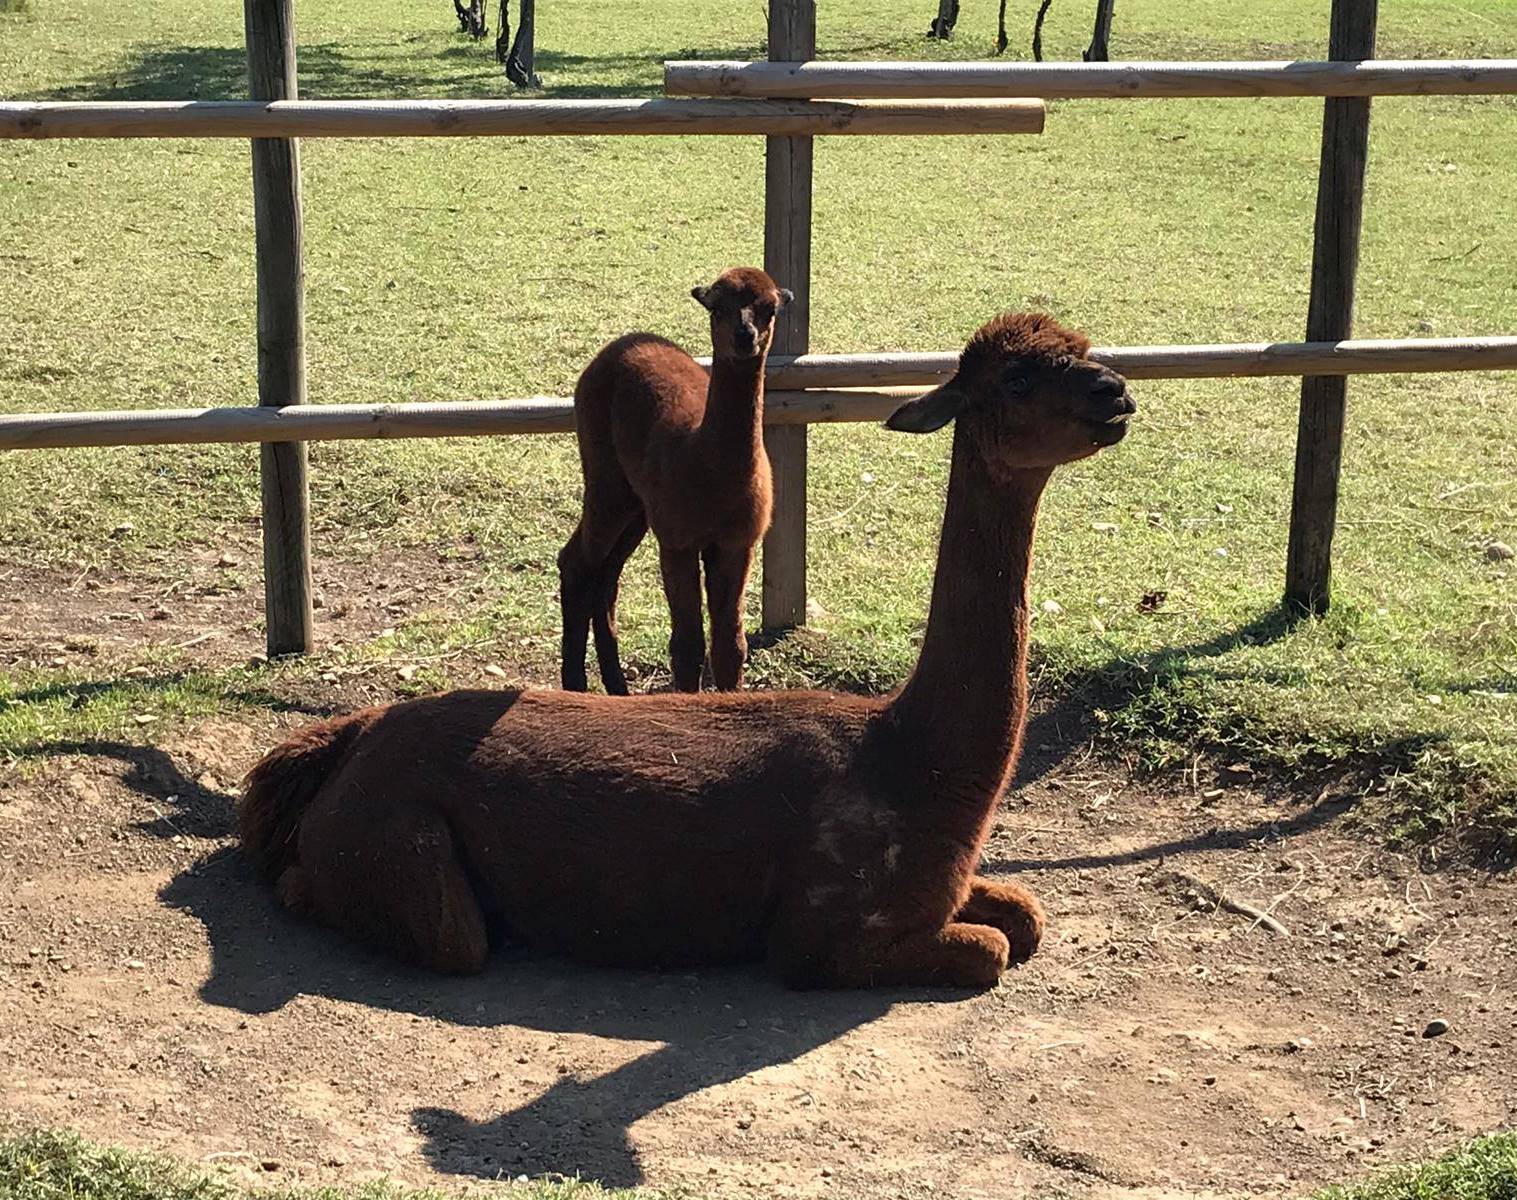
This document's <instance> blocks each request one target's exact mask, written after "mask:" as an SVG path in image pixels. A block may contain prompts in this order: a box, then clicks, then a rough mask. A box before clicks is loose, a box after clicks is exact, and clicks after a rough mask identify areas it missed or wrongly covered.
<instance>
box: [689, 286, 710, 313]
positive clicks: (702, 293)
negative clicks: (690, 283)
mask: <svg viewBox="0 0 1517 1200" xmlns="http://www.w3.org/2000/svg"><path fill="white" fill-rule="evenodd" d="M690 294H691V295H692V296H694V297H695V299H696V300H697V301H698V302H699V304H700V306H701V307H702V308H707V309H709V308H710V307H711V304H710V299H711V289H710V288H709V287H693V288H691V289H690Z"/></svg>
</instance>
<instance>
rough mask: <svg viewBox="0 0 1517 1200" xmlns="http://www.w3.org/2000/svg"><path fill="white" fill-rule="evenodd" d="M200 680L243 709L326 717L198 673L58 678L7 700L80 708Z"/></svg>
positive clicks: (322, 710) (319, 710)
mask: <svg viewBox="0 0 1517 1200" xmlns="http://www.w3.org/2000/svg"><path fill="white" fill-rule="evenodd" d="M200 681H203V682H204V683H205V684H206V685H207V687H208V688H209V689H214V695H215V697H216V698H217V699H218V700H226V701H230V702H231V703H233V704H237V705H241V706H243V707H247V708H264V709H268V710H269V711H270V712H284V713H306V714H308V715H310V716H329V715H331V709H330V707H327V706H323V705H320V704H313V703H310V702H308V701H305V700H301V699H298V698H296V699H291V698H290V697H287V696H277V695H275V694H274V693H273V692H271V691H269V690H268V689H267V688H262V687H257V686H253V685H250V686H244V687H238V686H234V685H229V684H226V683H224V682H223V681H221V680H219V679H216V678H215V677H214V676H211V675H209V674H207V673H205V672H200V671H169V672H166V673H165V674H162V675H144V676H141V677H140V678H139V677H134V676H122V677H118V678H115V679H83V680H78V679H76V680H67V679H59V680H55V681H53V682H52V683H44V684H41V685H39V686H37V687H33V688H27V689H25V690H24V691H20V692H17V693H15V694H14V695H13V696H11V697H10V702H11V703H12V704H15V705H23V704H47V703H50V702H51V701H53V700H65V699H66V700H68V701H69V702H70V705H69V706H70V707H71V708H84V707H85V706H86V705H89V704H91V703H94V702H96V701H102V700H104V701H108V700H111V699H114V698H117V697H120V698H123V699H125V698H126V697H136V698H142V697H152V696H154V695H161V694H163V693H165V692H172V691H177V690H179V689H182V688H184V687H186V686H187V685H189V686H194V685H195V684H196V683H197V682H200ZM47 750H48V748H47V747H46V746H39V747H37V748H36V751H35V752H36V753H46V752H47Z"/></svg>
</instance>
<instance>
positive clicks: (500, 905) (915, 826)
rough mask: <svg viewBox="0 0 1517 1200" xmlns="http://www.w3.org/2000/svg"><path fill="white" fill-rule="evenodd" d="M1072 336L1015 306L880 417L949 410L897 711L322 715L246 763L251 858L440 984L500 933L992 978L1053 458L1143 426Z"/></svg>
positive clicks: (645, 950) (851, 700) (819, 704)
mask: <svg viewBox="0 0 1517 1200" xmlns="http://www.w3.org/2000/svg"><path fill="white" fill-rule="evenodd" d="M1089 346H1090V343H1089V342H1088V341H1087V340H1086V339H1084V338H1083V337H1081V336H1079V335H1078V334H1074V333H1071V332H1069V331H1068V330H1065V329H1063V328H1062V327H1060V326H1059V325H1057V324H1055V323H1054V322H1053V321H1052V320H1051V319H1050V318H1047V317H1042V316H1037V315H1009V316H1006V317H1002V318H999V319H997V320H995V321H992V322H990V323H989V324H988V325H986V326H985V327H984V328H982V329H981V330H980V331H979V333H977V334H976V335H975V337H974V339H973V340H971V342H970V343H969V345H968V347H966V349H965V351H964V354H963V356H962V357H961V359H960V362H959V369H958V372H957V373H956V374H955V376H954V378H953V379H952V380H951V381H950V382H949V383H946V384H944V385H943V386H942V387H940V388H937V389H936V390H934V391H932V392H929V393H927V394H926V395H924V396H922V397H920V398H918V399H916V400H913V401H911V402H910V403H908V404H906V405H905V406H903V407H902V408H901V409H900V410H899V411H898V412H897V413H896V414H895V415H894V416H893V417H891V419H890V422H889V424H890V426H891V428H894V429H899V430H904V431H908V432H915V433H926V432H929V431H931V430H934V429H938V428H941V427H942V426H944V425H946V424H948V423H949V422H953V423H954V426H955V427H954V436H953V465H952V468H951V470H950V472H949V480H948V501H947V505H946V508H945V512H944V516H943V535H942V539H941V542H940V544H939V549H938V560H937V571H936V573H935V576H934V581H933V590H932V607H931V611H930V614H929V616H928V621H927V632H926V635H925V637H924V638H923V639H922V650H921V655H920V657H919V658H918V661H917V665H916V669H915V670H914V671H913V672H912V675H911V678H910V679H909V680H908V681H907V683H906V685H905V686H904V687H903V688H902V689H901V690H900V691H899V692H898V693H896V694H895V695H893V696H887V697H879V698H872V697H863V696H843V695H834V694H832V693H828V692H744V693H737V694H727V695H670V694H659V695H647V696H635V697H631V698H629V699H616V698H612V697H607V696H582V695H575V694H571V693H566V692H552V691H520V690H515V689H501V690H494V691H470V692H450V693H446V694H444V695H440V696H430V697H425V698H423V699H419V700H412V701H408V702H406V703H403V704H394V705H388V706H386V707H383V708H378V709H370V710H367V711H366V712H362V713H356V714H353V715H352V716H348V717H341V718H337V719H336V720H335V721H330V722H327V723H325V724H324V725H320V726H317V727H315V729H314V730H310V731H306V732H305V733H301V734H297V735H296V736H295V737H294V738H293V739H291V740H290V741H289V742H287V743H286V744H285V745H284V746H282V747H279V748H278V749H276V750H275V751H273V753H271V754H270V755H269V757H268V758H266V759H265V760H264V761H263V762H262V763H261V764H259V765H258V766H257V767H255V768H254V771H253V774H252V776H251V783H250V786H249V787H248V790H247V792H246V794H245V796H244V798H243V801H242V804H241V806H240V808H239V822H240V827H241V831H242V839H243V844H244V846H245V848H246V849H247V852H248V853H249V854H250V856H251V857H252V858H253V860H254V861H255V862H257V863H258V864H260V865H261V867H262V868H263V870H264V872H265V873H266V874H267V875H268V876H269V877H271V878H272V879H274V880H275V881H276V886H277V887H278V890H279V893H280V895H281V897H282V898H283V900H284V902H285V903H286V904H287V905H289V906H290V907H292V908H296V909H298V910H301V911H304V912H307V913H309V914H311V915H312V916H314V917H315V918H316V919H318V920H320V921H322V922H323V923H325V924H327V925H330V926H333V927H335V928H338V929H341V930H343V931H345V932H347V933H349V934H350V935H353V936H355V937H357V938H359V939H361V940H363V941H366V942H368V943H370V944H372V945H375V946H378V947H381V948H384V949H387V950H389V951H391V952H393V953H396V954H398V955H400V956H401V957H403V958H407V959H410V960H412V961H415V962H420V963H423V964H426V965H429V966H432V967H434V968H437V969H439V970H444V971H475V970H478V969H480V967H481V966H482V965H483V964H484V961H485V957H486V953H487V949H488V940H489V939H488V932H489V931H490V930H491V929H492V928H498V929H499V930H501V931H503V932H504V933H505V934H507V935H509V936H511V937H513V938H517V939H520V940H524V941H526V942H529V943H531V944H533V945H535V946H537V947H539V948H542V949H546V950H551V951H558V952H561V953H567V954H571V955H575V956H577V957H581V958H586V959H592V960H596V961H601V962H615V963H626V964H637V965H643V966H651V965H671V966H672V965H677V964H690V963H712V962H730V961H736V960H747V959H764V958H767V960H768V961H769V963H770V964H771V966H772V967H773V968H774V969H775V970H776V971H777V972H778V973H779V974H780V975H781V976H782V977H783V978H784V979H785V980H787V981H788V982H790V983H792V984H796V985H802V986H870V985H875V984H947V985H953V986H960V987H964V986H971V987H987V986H989V985H991V984H993V983H994V982H995V981H996V979H997V978H998V977H999V976H1000V974H1001V972H1002V971H1003V970H1005V968H1006V966H1007V963H1008V962H1020V961H1022V960H1023V959H1025V958H1027V957H1028V956H1029V955H1030V954H1032V952H1033V950H1034V949H1035V948H1036V947H1037V945H1038V941H1039V939H1040V937H1041V935H1042V928H1043V915H1042V910H1041V908H1040V907H1039V905H1038V902H1037V901H1036V900H1035V899H1034V898H1033V897H1032V895H1031V894H1030V893H1028V892H1027V891H1026V889H1024V888H1022V887H1021V886H1020V885H1018V884H1016V883H1011V882H1002V881H998V880H989V879H983V878H980V877H979V876H977V875H976V873H975V872H976V871H977V869H978V867H979V862H980V851H981V847H982V846H983V845H984V841H985V837H986V834H987V832H988V831H989V828H990V823H991V818H992V815H993V813H994V811H995V807H996V803H997V801H998V800H999V798H1000V795H1001V792H1002V790H1003V789H1004V788H1005V786H1006V784H1007V782H1008V781H1009V780H1010V778H1011V773H1012V769H1013V767H1014V766H1015V764H1016V760H1017V754H1018V750H1019V747H1020V744H1021V737H1022V728H1023V724H1024V722H1025V719H1026V711H1027V666H1026V663H1027V657H1026V656H1027V630H1028V597H1029V590H1028V579H1029V571H1030V567H1031V562H1032V543H1033V535H1034V531H1035V528H1036V523H1037V513H1038V504H1039V500H1040V498H1041V496H1042V494H1043V490H1044V487H1045V486H1046V485H1047V483H1048V480H1049V477H1050V476H1051V475H1052V473H1053V471H1054V469H1055V468H1056V467H1057V466H1058V465H1059V464H1061V463H1066V462H1072V461H1074V460H1075V459H1079V458H1086V457H1088V456H1090V455H1092V454H1095V453H1096V452H1097V451H1099V450H1100V449H1101V448H1102V447H1105V446H1111V445H1114V444H1115V443H1117V442H1118V441H1120V440H1121V438H1122V437H1123V435H1124V433H1125V432H1126V421H1127V418H1128V417H1129V416H1130V415H1131V413H1132V412H1133V410H1134V406H1133V403H1132V400H1131V399H1130V398H1129V397H1128V395H1127V392H1126V387H1125V384H1124V383H1123V380H1122V378H1121V377H1120V376H1118V375H1116V374H1114V373H1113V372H1111V371H1110V370H1108V369H1107V368H1105V367H1103V366H1101V365H1100V364H1099V363H1094V362H1091V361H1090V360H1089V359H1088V358H1087V357H1086V355H1087V353H1088V351H1089Z"/></svg>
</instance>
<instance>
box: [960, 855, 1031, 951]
mask: <svg viewBox="0 0 1517 1200" xmlns="http://www.w3.org/2000/svg"><path fill="white" fill-rule="evenodd" d="M954 920H955V921H963V922H967V923H968V924H971V925H989V926H990V927H991V928H993V929H999V930H1000V931H1001V932H1002V933H1004V934H1005V935H1006V940H1007V941H1008V942H1010V943H1011V961H1012V962H1014V963H1024V962H1026V961H1027V960H1028V959H1029V958H1031V957H1032V955H1033V952H1034V951H1035V950H1037V948H1038V943H1039V942H1040V941H1042V940H1043V906H1042V905H1041V904H1039V903H1038V900H1037V897H1036V896H1034V895H1033V894H1032V893H1031V892H1029V891H1028V890H1027V889H1026V888H1024V887H1023V886H1022V885H1021V884H1019V883H1001V882H998V881H996V880H993V879H984V878H981V877H980V876H978V875H976V876H975V877H974V881H973V883H972V885H971V888H970V892H969V899H968V900H966V901H965V902H964V907H963V908H961V909H959V911H958V913H957V915H955V917H954Z"/></svg>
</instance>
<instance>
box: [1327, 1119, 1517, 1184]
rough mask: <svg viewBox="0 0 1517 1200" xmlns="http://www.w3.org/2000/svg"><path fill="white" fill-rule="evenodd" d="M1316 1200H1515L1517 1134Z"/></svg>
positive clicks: (1478, 1142) (1471, 1144)
mask: <svg viewBox="0 0 1517 1200" xmlns="http://www.w3.org/2000/svg"><path fill="white" fill-rule="evenodd" d="M1318 1200H1517V1134H1510V1133H1503V1134H1497V1135H1495V1136H1493V1137H1486V1138H1476V1139H1475V1140H1474V1141H1471V1142H1466V1143H1465V1144H1464V1145H1462V1146H1460V1147H1459V1148H1458V1149H1456V1150H1452V1151H1450V1152H1449V1153H1448V1154H1445V1155H1444V1156H1443V1157H1442V1158H1437V1159H1434V1160H1433V1161H1432V1162H1429V1163H1424V1164H1423V1165H1421V1166H1416V1167H1400V1168H1397V1169H1395V1170H1392V1171H1386V1172H1385V1173H1383V1174H1381V1175H1378V1176H1376V1177H1375V1178H1374V1179H1371V1180H1370V1181H1369V1182H1367V1183H1361V1184H1356V1185H1352V1186H1349V1187H1333V1188H1328V1189H1327V1190H1325V1191H1323V1192H1319V1193H1318Z"/></svg>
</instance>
